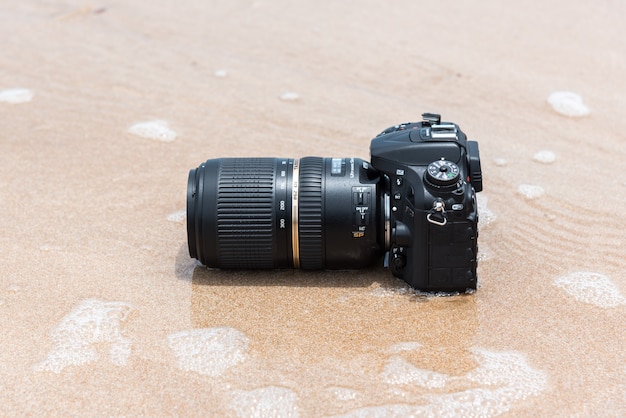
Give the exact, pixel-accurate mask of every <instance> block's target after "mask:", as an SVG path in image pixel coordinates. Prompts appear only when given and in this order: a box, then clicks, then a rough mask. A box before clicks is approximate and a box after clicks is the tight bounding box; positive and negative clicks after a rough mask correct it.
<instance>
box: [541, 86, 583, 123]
mask: <svg viewBox="0 0 626 418" xmlns="http://www.w3.org/2000/svg"><path fill="white" fill-rule="evenodd" d="M548 103H549V104H550V106H552V108H553V109H554V110H555V111H556V112H557V113H560V114H561V115H564V116H570V117H581V116H585V115H588V114H589V113H590V111H589V108H588V107H587V105H585V103H584V102H583V98H582V97H581V96H580V95H579V94H577V93H574V92H571V91H555V92H554V93H552V94H550V96H548Z"/></svg>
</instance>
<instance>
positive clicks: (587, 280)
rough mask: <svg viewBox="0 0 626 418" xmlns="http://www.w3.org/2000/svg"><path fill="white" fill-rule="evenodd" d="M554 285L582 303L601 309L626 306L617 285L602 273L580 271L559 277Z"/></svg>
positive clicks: (625, 301) (625, 299)
mask: <svg viewBox="0 0 626 418" xmlns="http://www.w3.org/2000/svg"><path fill="white" fill-rule="evenodd" d="M553 283H554V285H555V286H557V287H559V288H561V289H563V290H565V292H566V293H567V294H568V295H570V296H573V297H574V299H576V300H578V301H580V302H584V303H589V304H591V305H596V306H599V307H601V308H615V307H617V306H619V305H624V304H626V298H625V297H624V296H623V295H622V294H621V293H620V291H619V288H618V287H617V286H616V285H615V283H613V282H612V281H611V279H609V278H608V277H607V276H605V275H603V274H600V273H592V272H588V271H578V272H575V273H571V274H568V275H567V276H562V277H558V278H556V279H555V280H554V282H553Z"/></svg>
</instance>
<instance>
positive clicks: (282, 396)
mask: <svg viewBox="0 0 626 418" xmlns="http://www.w3.org/2000/svg"><path fill="white" fill-rule="evenodd" d="M297 403H298V395H296V393H295V392H294V391H293V390H291V389H287V388H282V387H277V386H268V387H264V388H259V389H254V390H249V391H244V390H235V391H233V392H232V401H231V407H232V408H233V409H234V410H235V412H236V413H237V416H239V417H245V418H248V417H258V418H261V417H268V418H270V417H271V418H279V417H294V418H295V417H298V416H300V411H299V410H298V406H297Z"/></svg>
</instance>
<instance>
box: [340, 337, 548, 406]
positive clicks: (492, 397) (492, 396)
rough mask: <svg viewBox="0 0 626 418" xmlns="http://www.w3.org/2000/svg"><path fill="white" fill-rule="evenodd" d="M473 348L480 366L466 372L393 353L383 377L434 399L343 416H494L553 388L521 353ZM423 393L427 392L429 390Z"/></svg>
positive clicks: (544, 376)
mask: <svg viewBox="0 0 626 418" xmlns="http://www.w3.org/2000/svg"><path fill="white" fill-rule="evenodd" d="M472 351H473V353H474V357H475V358H476V360H477V362H478V364H479V366H478V367H477V368H476V369H474V370H472V371H470V372H469V373H467V374H466V375H464V376H450V375H446V374H442V373H437V372H434V371H429V370H422V369H418V368H416V367H415V366H413V365H412V364H410V363H409V362H407V361H405V360H402V361H399V360H398V359H397V358H395V359H394V358H393V357H392V358H391V359H390V361H389V362H388V363H387V365H386V366H385V369H384V370H383V378H384V379H385V380H387V382H388V383H390V384H395V385H403V388H405V390H410V387H411V385H413V384H416V385H418V386H420V387H421V388H426V389H431V392H429V393H427V394H426V395H424V399H426V400H427V401H428V403H427V404H425V405H422V404H420V405H408V404H389V405H381V406H374V407H365V408H360V409H356V410H354V411H351V412H349V413H347V414H345V415H342V416H344V417H381V418H382V417H388V416H394V417H395V416H398V417H400V416H428V417H431V416H432V417H457V416H484V417H489V416H496V415H499V414H503V413H506V412H508V411H511V410H512V409H513V408H514V407H515V405H516V403H518V402H520V401H523V400H525V399H527V398H528V397H529V396H536V395H538V394H540V393H541V392H542V391H544V390H545V389H546V387H547V381H548V378H547V376H546V374H545V373H544V372H543V371H540V370H536V369H534V368H532V367H531V366H530V365H528V363H527V361H526V358H525V357H524V355H522V354H521V353H517V352H493V351H489V350H484V349H473V350H472ZM390 372H391V376H393V378H392V379H391V380H389V376H390ZM429 379H432V381H429ZM446 390H447V391H448V392H445V391H446ZM419 393H423V389H422V390H420V392H419Z"/></svg>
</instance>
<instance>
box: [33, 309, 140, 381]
mask: <svg viewBox="0 0 626 418" xmlns="http://www.w3.org/2000/svg"><path fill="white" fill-rule="evenodd" d="M132 310H133V308H132V306H131V305H129V304H127V303H124V302H104V301H101V300H97V299H89V300H84V301H82V302H80V303H79V304H78V305H77V306H76V307H75V308H74V309H73V310H72V311H71V312H70V313H69V314H68V315H66V316H65V317H64V318H63V319H62V320H61V322H60V323H59V325H58V326H57V327H56V328H55V329H54V330H53V331H52V333H51V337H52V339H53V341H54V343H55V345H54V347H53V348H52V350H51V351H50V352H49V353H48V356H47V357H46V359H45V360H44V361H42V362H41V363H38V364H36V365H35V367H34V369H35V370H36V371H51V372H54V373H60V372H61V371H62V370H63V369H64V368H65V367H68V366H80V365H84V364H88V363H91V362H94V361H96V360H97V359H98V357H99V355H98V351H99V350H100V349H102V348H101V345H102V344H104V346H105V347H108V350H109V361H110V362H111V363H113V364H114V365H116V366H124V365H125V364H126V362H127V361H128V357H129V356H130V352H131V342H130V340H129V339H128V338H126V337H124V335H123V332H122V327H121V323H122V322H124V321H126V318H127V317H128V314H129V313H130V312H131V311H132Z"/></svg>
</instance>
